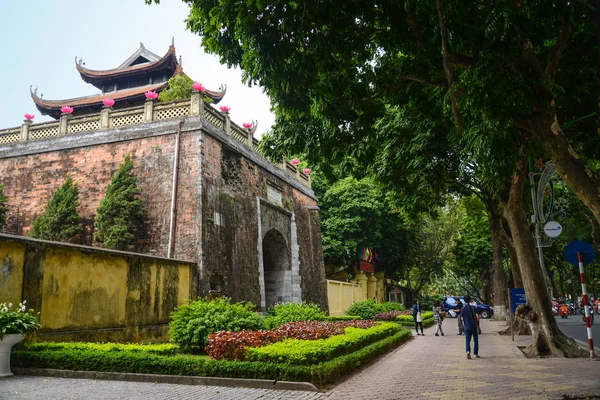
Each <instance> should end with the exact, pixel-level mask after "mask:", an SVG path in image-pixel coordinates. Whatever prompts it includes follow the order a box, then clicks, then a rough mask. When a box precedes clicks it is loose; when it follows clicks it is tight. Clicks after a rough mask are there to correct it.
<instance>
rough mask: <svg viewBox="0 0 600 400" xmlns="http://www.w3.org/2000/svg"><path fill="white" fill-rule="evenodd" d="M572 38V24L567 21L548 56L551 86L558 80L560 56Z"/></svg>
mask: <svg viewBox="0 0 600 400" xmlns="http://www.w3.org/2000/svg"><path fill="white" fill-rule="evenodd" d="M570 37H571V24H570V23H569V21H568V20H566V19H565V21H564V22H563V24H562V26H561V27H560V31H559V32H558V38H557V39H556V43H555V44H554V47H553V48H552V51H551V52H550V55H549V56H548V62H547V63H546V78H547V79H548V82H550V84H553V83H554V79H556V73H557V72H558V64H559V62H560V56H561V54H562V51H563V50H564V48H565V46H566V45H567V43H568V42H569V38H570Z"/></svg>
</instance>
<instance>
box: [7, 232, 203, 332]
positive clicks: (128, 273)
mask: <svg viewBox="0 0 600 400" xmlns="http://www.w3.org/2000/svg"><path fill="white" fill-rule="evenodd" d="M0 266H1V269H0V303H2V302H7V303H8V302H12V303H13V304H18V303H19V302H21V301H23V300H27V305H28V306H29V307H30V308H33V309H34V310H36V311H38V312H40V315H39V318H40V322H41V324H42V329H41V330H40V333H39V336H40V337H41V338H42V339H43V340H51V341H63V340H69V341H70V340H75V341H119V342H125V341H126V342H138V341H166V340H168V336H167V331H168V326H167V324H168V322H169V315H170V313H171V312H172V311H173V310H174V309H175V307H176V306H178V305H180V304H184V303H185V302H186V301H187V300H189V299H193V298H196V295H197V286H198V284H197V268H196V266H195V264H193V263H188V262H183V261H178V260H173V259H165V258H157V257H148V256H143V255H140V254H133V253H126V252H117V251H108V250H103V249H98V248H93V247H88V246H79V245H73V244H65V243H56V242H49V241H43V240H36V239H26V238H23V237H17V236H12V235H3V234H0Z"/></svg>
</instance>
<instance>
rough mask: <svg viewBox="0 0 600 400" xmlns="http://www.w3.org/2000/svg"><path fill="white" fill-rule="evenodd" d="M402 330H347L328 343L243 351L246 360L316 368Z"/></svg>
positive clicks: (382, 327) (386, 325)
mask: <svg viewBox="0 0 600 400" xmlns="http://www.w3.org/2000/svg"><path fill="white" fill-rule="evenodd" d="M363 322H365V321H363ZM401 330H402V327H401V326H399V325H398V324H394V323H391V322H387V323H381V324H379V325H377V326H374V327H372V328H369V329H359V328H353V327H348V328H346V329H345V333H344V334H342V335H336V336H331V337H328V338H327V339H318V340H298V339H286V340H284V341H282V342H279V343H274V344H271V345H267V346H264V347H249V348H247V349H246V360H248V361H265V362H274V363H287V364H292V365H310V364H318V363H320V362H323V361H329V360H331V359H333V358H335V357H338V356H340V355H343V354H346V353H351V352H353V351H356V350H358V349H360V348H362V347H364V346H365V345H368V344H371V343H374V342H376V341H378V340H381V339H383V338H386V337H389V336H393V335H394V334H396V333H398V332H400V331H401Z"/></svg>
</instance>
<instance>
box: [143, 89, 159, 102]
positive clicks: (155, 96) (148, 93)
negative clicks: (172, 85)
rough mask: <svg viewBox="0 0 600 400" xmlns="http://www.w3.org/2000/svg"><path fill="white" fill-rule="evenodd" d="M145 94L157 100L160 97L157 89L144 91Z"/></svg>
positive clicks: (150, 98) (148, 97)
mask: <svg viewBox="0 0 600 400" xmlns="http://www.w3.org/2000/svg"><path fill="white" fill-rule="evenodd" d="M144 95H145V96H146V98H147V99H148V100H156V99H157V98H158V93H156V92H155V91H147V92H146V93H144Z"/></svg>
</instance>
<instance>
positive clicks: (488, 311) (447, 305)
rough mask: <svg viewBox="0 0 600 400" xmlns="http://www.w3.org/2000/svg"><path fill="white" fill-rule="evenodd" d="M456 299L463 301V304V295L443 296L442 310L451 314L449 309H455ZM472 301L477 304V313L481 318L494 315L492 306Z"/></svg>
mask: <svg viewBox="0 0 600 400" xmlns="http://www.w3.org/2000/svg"><path fill="white" fill-rule="evenodd" d="M458 301H460V302H461V303H463V305H464V304H465V299H464V298H463V296H452V297H446V298H444V303H443V305H442V310H443V311H446V313H447V314H448V315H450V316H451V315H452V313H450V312H449V311H450V310H455V309H456V305H457V302H458ZM474 303H475V305H476V306H477V313H478V314H479V316H480V317H481V318H491V317H492V315H494V307H491V306H488V305H487V304H481V303H479V304H478V303H477V302H476V301H474Z"/></svg>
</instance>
